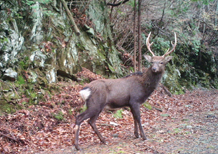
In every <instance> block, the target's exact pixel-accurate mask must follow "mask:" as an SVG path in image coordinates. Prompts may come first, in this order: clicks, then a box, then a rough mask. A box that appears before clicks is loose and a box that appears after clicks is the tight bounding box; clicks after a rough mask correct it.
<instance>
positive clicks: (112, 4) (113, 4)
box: [107, 0, 129, 6]
mask: <svg viewBox="0 0 218 154" xmlns="http://www.w3.org/2000/svg"><path fill="white" fill-rule="evenodd" d="M128 1H129V0H124V1H122V2H119V3H117V4H115V3H107V5H110V6H119V5H121V4H124V3H126V2H128Z"/></svg>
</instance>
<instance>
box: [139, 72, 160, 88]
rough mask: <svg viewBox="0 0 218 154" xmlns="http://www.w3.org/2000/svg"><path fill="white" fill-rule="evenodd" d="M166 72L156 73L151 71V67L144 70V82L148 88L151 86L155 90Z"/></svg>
mask: <svg viewBox="0 0 218 154" xmlns="http://www.w3.org/2000/svg"><path fill="white" fill-rule="evenodd" d="M163 73H164V72H160V73H154V72H152V71H151V68H148V69H147V70H146V72H143V84H144V86H145V87H146V88H151V90H154V89H155V88H156V87H157V85H158V83H159V82H160V79H161V77H162V76H163Z"/></svg>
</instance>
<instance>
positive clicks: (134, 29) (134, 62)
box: [133, 0, 137, 72]
mask: <svg viewBox="0 0 218 154" xmlns="http://www.w3.org/2000/svg"><path fill="white" fill-rule="evenodd" d="M136 21H137V20H136V0H134V28H133V35H134V55H133V64H134V71H135V72H136V50H137V46H136V45H137V40H136V39H137V38H136Z"/></svg>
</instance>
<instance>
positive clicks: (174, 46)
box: [163, 32, 177, 57]
mask: <svg viewBox="0 0 218 154" xmlns="http://www.w3.org/2000/svg"><path fill="white" fill-rule="evenodd" d="M174 35H175V43H174V44H173V42H172V41H171V44H172V46H173V48H172V50H170V51H169V49H168V51H167V52H166V53H165V54H164V55H163V57H166V56H168V55H169V54H171V53H172V52H173V51H174V50H175V49H176V45H177V38H176V33H175V32H174Z"/></svg>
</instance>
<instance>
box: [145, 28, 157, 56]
mask: <svg viewBox="0 0 218 154" xmlns="http://www.w3.org/2000/svg"><path fill="white" fill-rule="evenodd" d="M150 35H151V32H150V33H149V34H148V37H147V39H146V45H147V48H148V50H149V51H150V53H151V54H152V55H153V56H155V55H154V53H153V52H152V51H151V46H152V44H153V43H154V42H152V43H149V39H150Z"/></svg>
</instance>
